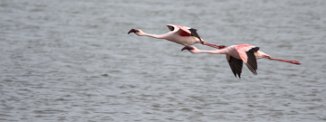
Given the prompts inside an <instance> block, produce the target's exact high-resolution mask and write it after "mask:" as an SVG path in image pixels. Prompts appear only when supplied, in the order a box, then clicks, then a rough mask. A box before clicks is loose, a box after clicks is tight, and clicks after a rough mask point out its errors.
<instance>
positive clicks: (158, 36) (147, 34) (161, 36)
mask: <svg viewBox="0 0 326 122" xmlns="http://www.w3.org/2000/svg"><path fill="white" fill-rule="evenodd" d="M139 35H140V36H147V37H151V38H156V39H165V35H164V34H150V33H145V32H144V33H142V34H139Z"/></svg>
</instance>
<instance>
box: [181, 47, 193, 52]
mask: <svg viewBox="0 0 326 122" xmlns="http://www.w3.org/2000/svg"><path fill="white" fill-rule="evenodd" d="M193 49H194V48H193V47H190V46H185V47H183V48H182V49H181V51H184V50H193Z"/></svg>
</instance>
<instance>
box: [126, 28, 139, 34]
mask: <svg viewBox="0 0 326 122" xmlns="http://www.w3.org/2000/svg"><path fill="white" fill-rule="evenodd" d="M136 32H139V31H138V30H136V29H130V30H129V31H128V34H130V33H136Z"/></svg>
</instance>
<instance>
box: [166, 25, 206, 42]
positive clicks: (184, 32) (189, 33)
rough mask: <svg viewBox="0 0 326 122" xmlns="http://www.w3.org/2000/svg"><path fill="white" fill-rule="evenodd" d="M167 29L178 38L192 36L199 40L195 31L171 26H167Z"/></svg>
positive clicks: (184, 27) (185, 27)
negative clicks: (177, 35) (173, 32)
mask: <svg viewBox="0 0 326 122" xmlns="http://www.w3.org/2000/svg"><path fill="white" fill-rule="evenodd" d="M167 27H168V28H169V30H170V31H175V32H176V33H177V34H179V35H180V36H194V37H197V38H198V39H200V40H201V38H200V36H199V35H198V33H197V29H194V28H190V27H187V26H182V25H173V24H168V25H167Z"/></svg>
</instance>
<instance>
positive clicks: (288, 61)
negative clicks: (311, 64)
mask: <svg viewBox="0 0 326 122" xmlns="http://www.w3.org/2000/svg"><path fill="white" fill-rule="evenodd" d="M268 59H270V60H274V61H280V62H286V63H290V64H296V65H300V64H301V63H300V62H299V61H297V60H286V59H279V58H272V57H269V58H268Z"/></svg>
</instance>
